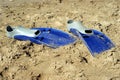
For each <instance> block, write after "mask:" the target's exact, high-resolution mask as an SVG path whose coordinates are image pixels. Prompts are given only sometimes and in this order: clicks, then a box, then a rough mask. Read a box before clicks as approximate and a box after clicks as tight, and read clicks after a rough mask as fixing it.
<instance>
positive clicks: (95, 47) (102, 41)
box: [70, 29, 115, 55]
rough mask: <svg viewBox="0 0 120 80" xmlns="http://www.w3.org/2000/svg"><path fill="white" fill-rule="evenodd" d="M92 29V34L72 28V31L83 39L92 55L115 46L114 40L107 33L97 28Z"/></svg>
mask: <svg viewBox="0 0 120 80" xmlns="http://www.w3.org/2000/svg"><path fill="white" fill-rule="evenodd" d="M92 31H93V34H92V35H87V34H82V33H80V32H79V31H78V30H75V29H71V30H70V32H72V33H73V34H74V35H76V36H77V37H78V38H80V39H81V40H82V41H83V43H84V44H85V45H86V46H87V48H88V49H89V51H90V52H91V54H92V55H95V54H99V53H101V52H103V51H106V50H109V49H111V48H112V47H115V45H114V44H113V42H112V41H111V40H110V39H109V38H108V37H107V36H106V35H105V34H103V33H102V32H100V31H97V30H92Z"/></svg>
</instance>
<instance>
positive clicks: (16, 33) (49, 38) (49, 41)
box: [6, 20, 114, 55]
mask: <svg viewBox="0 0 120 80" xmlns="http://www.w3.org/2000/svg"><path fill="white" fill-rule="evenodd" d="M67 24H68V25H67V28H68V30H69V31H70V32H71V33H73V34H74V35H76V36H77V37H78V38H79V39H80V40H82V41H83V43H84V44H85V45H86V46H87V48H88V49H89V50H90V52H91V54H92V55H95V54H99V53H101V52H103V51H106V50H108V49H111V48H112V47H114V44H113V43H112V41H111V40H110V39H109V38H108V37H107V36H106V35H105V34H103V33H102V32H100V31H97V30H93V29H88V28H86V27H84V26H83V25H82V24H81V22H79V21H73V20H69V21H68V22H67ZM6 31H7V36H8V37H10V38H14V39H17V40H23V41H26V40H29V41H31V42H33V43H36V44H43V45H46V46H49V47H52V48H58V47H60V46H64V45H68V44H71V43H75V42H76V41H77V39H76V38H75V37H73V36H71V35H70V34H68V33H66V32H63V31H61V30H57V29H54V28H31V29H28V28H24V27H21V26H19V27H15V28H13V27H11V26H7V28H6Z"/></svg>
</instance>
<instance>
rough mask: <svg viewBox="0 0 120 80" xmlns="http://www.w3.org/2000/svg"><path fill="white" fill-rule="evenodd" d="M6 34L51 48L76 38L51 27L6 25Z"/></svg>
mask: <svg viewBox="0 0 120 80" xmlns="http://www.w3.org/2000/svg"><path fill="white" fill-rule="evenodd" d="M7 36H8V37H11V38H14V39H17V40H23V41H25V40H29V41H31V42H33V43H36V44H43V45H46V46H49V47H52V48H57V47H60V46H64V45H68V44H71V43H74V42H75V41H76V39H75V38H74V37H72V36H71V35H69V34H68V33H65V32H63V31H60V30H57V29H53V28H31V29H27V28H24V27H16V28H12V27H10V26H8V27H7Z"/></svg>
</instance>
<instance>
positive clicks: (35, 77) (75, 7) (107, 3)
mask: <svg viewBox="0 0 120 80" xmlns="http://www.w3.org/2000/svg"><path fill="white" fill-rule="evenodd" d="M70 19H71V20H80V21H82V22H83V24H84V25H85V26H87V27H88V28H93V29H96V30H99V31H102V32H103V33H105V34H106V35H107V36H109V38H110V39H111V40H112V41H113V42H114V43H115V48H112V49H110V50H108V51H105V52H103V53H101V54H99V55H97V56H96V57H93V56H92V55H91V54H90V52H89V50H88V49H87V47H86V46H85V45H84V44H83V42H82V41H81V40H79V41H77V42H76V43H75V44H74V45H73V44H70V45H66V46H63V47H60V48H56V49H52V48H49V47H47V46H43V45H37V44H34V43H31V42H29V41H19V40H15V39H10V38H8V37H7V36H6V31H5V29H6V26H7V25H11V26H20V25H21V26H24V27H26V28H32V27H52V28H56V29H60V30H62V31H65V32H67V33H69V32H68V30H67V28H66V26H67V21H68V20H70ZM71 35H72V34H71ZM0 80H120V0H0Z"/></svg>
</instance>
